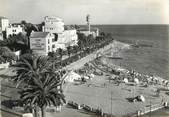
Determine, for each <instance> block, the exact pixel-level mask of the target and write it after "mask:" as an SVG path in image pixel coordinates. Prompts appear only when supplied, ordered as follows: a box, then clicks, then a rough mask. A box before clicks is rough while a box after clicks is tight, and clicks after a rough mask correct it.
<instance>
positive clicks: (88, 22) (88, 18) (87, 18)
mask: <svg viewBox="0 0 169 117" xmlns="http://www.w3.org/2000/svg"><path fill="white" fill-rule="evenodd" d="M86 22H87V25H88V31H89V33H90V15H89V14H87V16H86Z"/></svg>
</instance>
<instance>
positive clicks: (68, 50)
mask: <svg viewBox="0 0 169 117" xmlns="http://www.w3.org/2000/svg"><path fill="white" fill-rule="evenodd" d="M67 53H68V56H69V58H70V54H71V47H70V46H68V47H67Z"/></svg>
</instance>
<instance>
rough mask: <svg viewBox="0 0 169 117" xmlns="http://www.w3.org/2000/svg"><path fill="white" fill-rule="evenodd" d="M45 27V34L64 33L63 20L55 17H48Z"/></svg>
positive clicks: (45, 20)
mask: <svg viewBox="0 0 169 117" xmlns="http://www.w3.org/2000/svg"><path fill="white" fill-rule="evenodd" d="M44 22H45V25H44V27H43V32H50V33H57V34H58V33H63V31H64V22H63V20H62V19H61V18H58V17H54V16H46V17H45V18H44Z"/></svg>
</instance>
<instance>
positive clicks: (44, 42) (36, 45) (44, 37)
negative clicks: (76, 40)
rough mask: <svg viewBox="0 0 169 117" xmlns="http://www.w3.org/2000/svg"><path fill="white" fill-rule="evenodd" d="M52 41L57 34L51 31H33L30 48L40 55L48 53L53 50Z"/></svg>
mask: <svg viewBox="0 0 169 117" xmlns="http://www.w3.org/2000/svg"><path fill="white" fill-rule="evenodd" d="M52 41H55V36H54V34H52V33H49V32H32V33H31V35H30V49H32V51H33V52H34V53H36V54H38V55H47V54H48V53H49V52H51V51H52V47H51V46H52Z"/></svg>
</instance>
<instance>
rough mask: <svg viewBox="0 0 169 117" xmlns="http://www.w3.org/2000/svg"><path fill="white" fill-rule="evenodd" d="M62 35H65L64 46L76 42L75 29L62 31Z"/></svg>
mask: <svg viewBox="0 0 169 117" xmlns="http://www.w3.org/2000/svg"><path fill="white" fill-rule="evenodd" d="M64 37H65V44H66V45H65V46H66V47H67V46H74V45H77V43H78V36H77V31H76V30H73V29H72V30H65V31H64Z"/></svg>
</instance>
